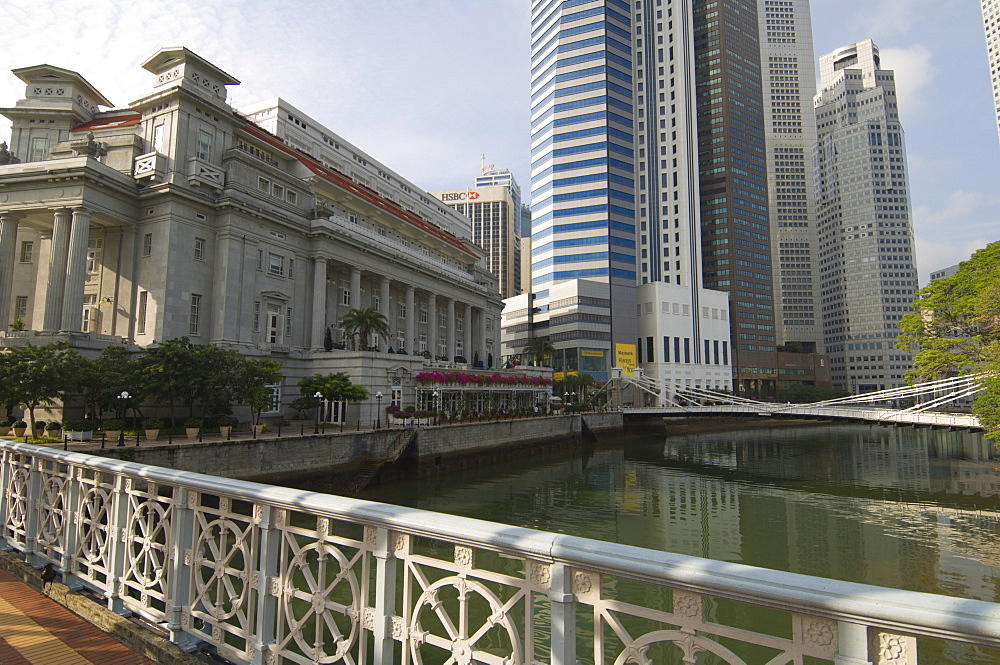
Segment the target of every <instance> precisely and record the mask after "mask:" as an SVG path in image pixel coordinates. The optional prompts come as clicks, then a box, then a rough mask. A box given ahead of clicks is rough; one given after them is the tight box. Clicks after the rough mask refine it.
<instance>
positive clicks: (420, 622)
mask: <svg viewBox="0 0 1000 665" xmlns="http://www.w3.org/2000/svg"><path fill="white" fill-rule="evenodd" d="M514 611H516V610H514V609H512V608H508V607H506V606H505V604H504V603H503V601H501V600H500V599H499V598H498V597H497V596H496V594H494V593H493V592H492V591H490V590H489V589H488V588H486V586H484V585H483V584H480V583H479V582H477V581H475V580H469V579H464V578H460V577H446V578H444V579H440V580H438V581H437V582H434V583H433V584H431V585H430V586H428V587H427V588H426V589H425V590H424V592H423V593H422V594H421V595H420V598H418V599H417V602H416V604H415V605H414V606H413V619H412V621H411V624H410V653H411V655H412V657H413V662H414V663H423V662H424V658H425V657H426V658H427V660H428V661H429V662H435V663H436V662H441V659H442V658H446V659H447V662H449V663H455V664H456V665H471V664H472V663H505V664H509V665H520V663H522V662H523V657H522V654H521V642H520V638H519V637H518V632H517V627H516V626H515V625H514V622H513V621H512V620H511V617H510V612H514ZM522 611H523V610H522ZM474 624H475V625H474Z"/></svg>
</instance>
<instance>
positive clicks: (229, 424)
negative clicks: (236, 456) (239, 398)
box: [219, 416, 238, 439]
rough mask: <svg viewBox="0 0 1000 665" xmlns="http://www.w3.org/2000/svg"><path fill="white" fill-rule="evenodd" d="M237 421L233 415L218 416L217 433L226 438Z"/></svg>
mask: <svg viewBox="0 0 1000 665" xmlns="http://www.w3.org/2000/svg"><path fill="white" fill-rule="evenodd" d="M237 422H238V421H237V420H236V417H235V416H220V417H219V434H220V435H221V436H222V437H223V438H226V439H228V438H229V434H230V433H231V432H232V431H233V428H234V427H236V423H237Z"/></svg>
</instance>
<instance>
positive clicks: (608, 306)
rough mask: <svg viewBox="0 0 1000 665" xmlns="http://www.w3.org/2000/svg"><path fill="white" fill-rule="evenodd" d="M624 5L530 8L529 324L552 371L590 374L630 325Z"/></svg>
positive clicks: (629, 56) (628, 57) (536, 1)
mask: <svg viewBox="0 0 1000 665" xmlns="http://www.w3.org/2000/svg"><path fill="white" fill-rule="evenodd" d="M630 14H631V7H630V5H629V3H627V2H624V1H623V0H571V1H569V2H553V1H552V0H533V2H532V9H531V40H532V41H531V132H532V139H531V193H532V234H531V236H532V237H531V240H532V257H531V260H532V283H531V291H532V292H533V293H534V298H533V302H532V303H531V306H532V307H533V308H534V309H537V310H540V312H541V316H536V317H535V322H534V331H535V335H536V336H539V335H542V336H547V337H548V338H549V339H550V341H552V342H553V344H555V346H556V348H557V349H558V354H557V355H556V357H555V358H554V361H555V365H556V369H557V370H565V371H576V370H577V369H583V368H584V366H586V368H587V369H586V371H589V372H591V373H593V374H594V376H595V378H596V379H598V380H601V379H602V378H606V377H607V370H608V368H609V367H610V365H611V363H613V362H614V356H613V355H612V353H613V352H614V351H615V350H616V348H617V346H616V345H618V344H628V345H635V343H636V334H637V325H636V304H635V303H636V296H635V290H636V289H635V287H636V262H635V256H636V228H635V227H636V219H635V182H634V175H633V169H634V163H633V159H634V156H635V136H634V133H633V132H634V129H633V98H632V91H633V73H632V64H633V51H632V33H631V30H632V20H631V17H630ZM580 280H585V281H587V282H588V283H589V284H588V285H585V286H581V288H579V289H577V288H576V286H575V285H576V284H578V283H579V281H580ZM592 285H593V286H592Z"/></svg>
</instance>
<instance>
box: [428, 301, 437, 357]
mask: <svg viewBox="0 0 1000 665" xmlns="http://www.w3.org/2000/svg"><path fill="white" fill-rule="evenodd" d="M437 334H438V320H437V296H436V295H435V294H433V293H431V294H429V295H428V296H427V347H428V351H430V352H431V357H432V358H436V357H437V354H438V350H437V343H438V342H437V339H438V335H437Z"/></svg>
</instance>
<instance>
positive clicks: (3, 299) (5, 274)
mask: <svg viewBox="0 0 1000 665" xmlns="http://www.w3.org/2000/svg"><path fill="white" fill-rule="evenodd" d="M16 245H17V217H15V216H14V215H12V214H10V213H2V214H0V326H2V328H3V329H4V330H6V329H7V324H9V323H10V322H11V321H12V317H11V316H10V312H9V310H10V304H11V302H13V300H14V295H13V293H11V291H12V290H13V288H14V261H15V259H16V249H17V247H16Z"/></svg>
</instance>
